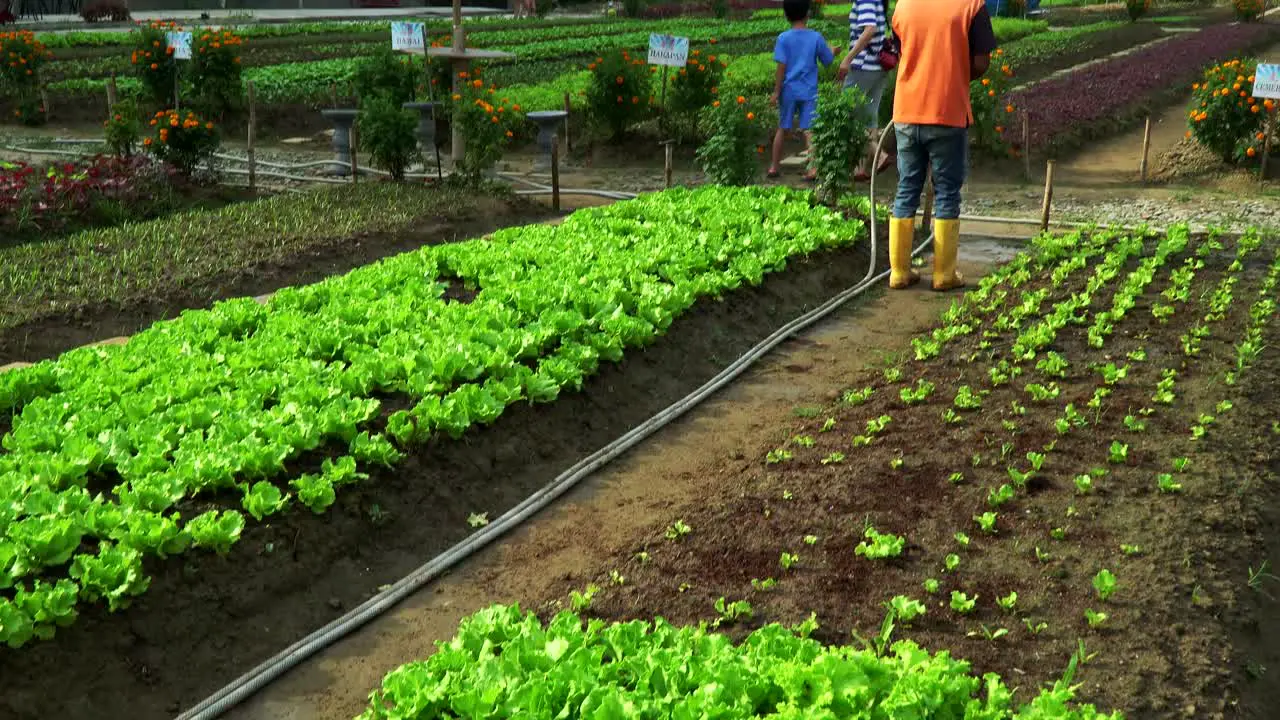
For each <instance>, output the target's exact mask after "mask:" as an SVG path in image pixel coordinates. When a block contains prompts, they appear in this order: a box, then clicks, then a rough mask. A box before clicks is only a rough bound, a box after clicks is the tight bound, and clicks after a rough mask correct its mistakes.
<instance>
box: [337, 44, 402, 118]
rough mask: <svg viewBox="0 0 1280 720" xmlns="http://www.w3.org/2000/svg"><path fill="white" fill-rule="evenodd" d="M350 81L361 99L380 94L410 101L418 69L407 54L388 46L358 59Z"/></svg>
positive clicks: (398, 100)
mask: <svg viewBox="0 0 1280 720" xmlns="http://www.w3.org/2000/svg"><path fill="white" fill-rule="evenodd" d="M352 82H353V84H354V85H355V88H356V95H358V96H359V97H360V99H361V101H362V102H363V101H367V100H371V99H373V98H375V97H379V96H381V97H385V98H387V99H388V100H390V101H391V102H393V103H395V104H396V105H400V104H402V103H407V102H412V101H413V94H414V90H415V88H416V87H417V84H418V71H417V70H416V69H415V68H414V65H413V63H412V62H411V61H410V60H409V57H408V56H405V55H401V54H399V53H397V52H395V51H394V50H392V49H391V48H390V47H389V46H388V47H385V48H383V49H382V50H380V51H379V52H377V53H376V54H374V55H370V56H369V57H367V58H365V59H364V60H363V61H361V63H360V65H359V66H358V67H357V68H356V71H355V76H354V77H353V78H352Z"/></svg>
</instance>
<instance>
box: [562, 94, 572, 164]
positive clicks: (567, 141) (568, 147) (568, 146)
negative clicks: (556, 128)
mask: <svg viewBox="0 0 1280 720" xmlns="http://www.w3.org/2000/svg"><path fill="white" fill-rule="evenodd" d="M570 113H571V106H570V102H569V93H565V94H564V149H565V151H566V152H573V136H572V135H570V134H569V115H570Z"/></svg>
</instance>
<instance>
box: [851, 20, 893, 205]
mask: <svg viewBox="0 0 1280 720" xmlns="http://www.w3.org/2000/svg"><path fill="white" fill-rule="evenodd" d="M888 17H889V0H857V1H856V2H854V4H853V6H852V7H851V8H850V9H849V52H848V54H846V55H845V56H844V60H843V61H842V62H841V63H840V71H839V73H838V77H840V78H841V79H843V80H844V86H845V88H846V89H848V88H852V87H856V88H858V89H859V90H861V91H862V94H863V95H864V96H866V98H867V104H866V120H867V126H868V127H870V128H873V130H872V133H871V146H870V147H869V148H868V149H867V157H865V158H863V159H862V161H860V162H859V163H858V169H857V172H856V173H855V175H854V178H855V179H857V180H867V179H869V178H870V174H869V173H868V172H867V169H866V168H867V165H866V163H867V160H869V159H870V158H871V153H873V152H875V143H876V140H878V139H879V132H878V130H876V129H878V127H879V125H880V99H881V98H882V97H884V87H885V82H886V78H887V77H888V75H889V73H888V72H887V71H886V70H885V69H884V68H883V67H881V65H880V50H881V49H882V48H883V47H884V42H885V38H886V33H887V31H888V26H889V20H888ZM876 161H877V165H876V172H882V171H884V170H885V169H887V168H888V167H889V164H890V163H891V162H892V161H893V158H892V157H890V156H889V155H886V154H885V153H880V156H879V157H878V158H876Z"/></svg>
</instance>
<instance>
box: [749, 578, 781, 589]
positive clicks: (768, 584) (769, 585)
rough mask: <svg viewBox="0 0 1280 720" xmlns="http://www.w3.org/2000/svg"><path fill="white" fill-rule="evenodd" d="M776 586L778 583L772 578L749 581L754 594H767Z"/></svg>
mask: <svg viewBox="0 0 1280 720" xmlns="http://www.w3.org/2000/svg"><path fill="white" fill-rule="evenodd" d="M777 584H778V581H777V580H774V579H773V578H765V579H763V580H761V579H760V578H752V579H751V587H753V588H755V590H756V592H769V591H770V590H772V589H773V588H774V587H775V586H777Z"/></svg>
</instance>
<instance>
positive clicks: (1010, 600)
mask: <svg viewBox="0 0 1280 720" xmlns="http://www.w3.org/2000/svg"><path fill="white" fill-rule="evenodd" d="M996 604H997V605H999V606H1000V607H1002V608H1004V609H1005V610H1007V611H1009V612H1013V609H1014V608H1015V607H1016V606H1017V605H1018V593H1017V592H1010V593H1009V594H1008V595H1005V596H1004V597H1002V598H996Z"/></svg>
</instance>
